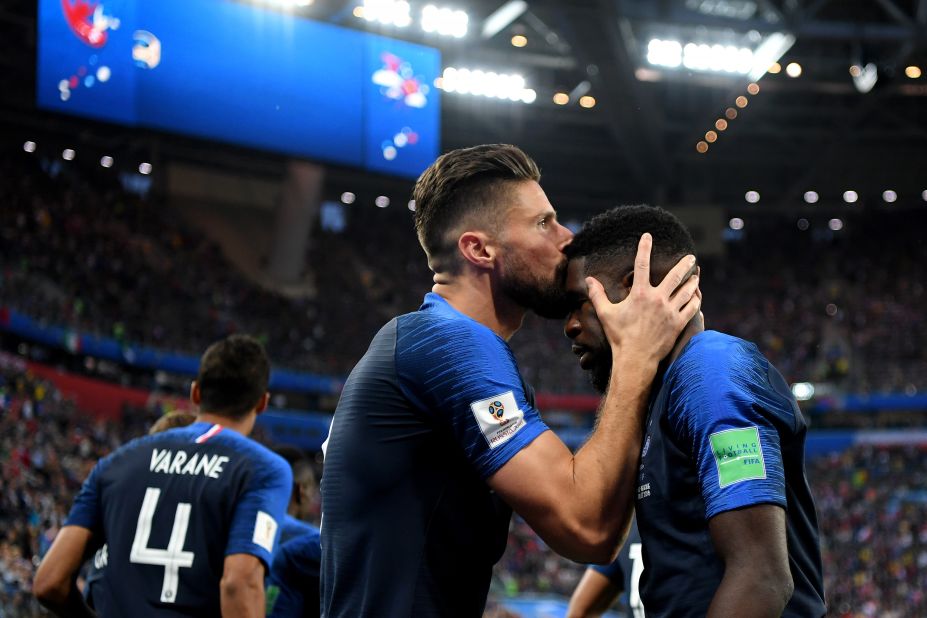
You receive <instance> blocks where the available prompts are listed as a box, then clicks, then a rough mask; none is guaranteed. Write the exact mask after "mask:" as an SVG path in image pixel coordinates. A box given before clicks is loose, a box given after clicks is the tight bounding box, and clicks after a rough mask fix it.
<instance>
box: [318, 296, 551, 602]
mask: <svg viewBox="0 0 927 618" xmlns="http://www.w3.org/2000/svg"><path fill="white" fill-rule="evenodd" d="M546 430H547V427H546V426H545V425H544V423H543V422H542V421H541V419H540V417H539V416H538V413H537V411H536V409H535V407H534V401H533V393H532V392H531V390H530V389H529V388H527V387H526V386H525V384H524V383H523V381H522V378H521V375H520V374H519V372H518V368H517V366H516V363H515V357H514V356H513V354H512V351H511V349H510V348H509V346H508V344H507V343H506V342H505V341H504V340H503V339H502V338H500V337H499V336H498V335H496V334H495V333H494V332H493V331H492V330H490V329H489V328H487V327H486V326H484V325H482V324H480V323H478V322H476V321H475V320H472V319H470V318H469V317H467V316H465V315H463V314H461V313H460V312H458V311H456V310H455V309H454V308H453V307H451V306H450V305H449V304H448V303H447V302H446V301H445V300H444V299H443V298H441V297H440V296H439V295H437V294H428V295H427V296H426V297H425V302H424V304H423V305H422V307H421V308H420V309H419V311H417V312H414V313H410V314H406V315H402V316H399V317H397V318H395V319H393V320H392V321H390V322H389V323H388V324H387V325H386V326H384V327H383V328H382V329H381V330H380V332H379V333H378V334H377V335H376V337H374V339H373V341H372V342H371V344H370V348H369V349H368V351H367V353H366V354H365V355H364V357H363V358H362V359H361V360H360V362H359V363H358V364H357V366H356V367H355V368H354V370H353V371H352V372H351V375H350V376H349V377H348V380H347V382H346V383H345V387H344V391H343V392H342V394H341V400H340V401H339V402H338V407H337V409H336V411H335V415H334V419H333V422H332V428H331V432H330V435H329V439H328V443H327V448H326V455H325V471H324V473H323V475H322V582H321V585H322V615H323V616H328V617H341V616H344V617H350V618H356V617H358V616H416V617H418V616H450V615H455V616H480V615H482V612H483V607H484V606H485V604H486V596H487V593H488V590H489V582H490V577H491V574H492V566H493V564H495V563H496V562H497V561H498V560H499V558H500V557H501V556H502V552H503V551H504V550H505V544H506V540H507V535H508V525H509V521H510V519H511V509H510V508H509V507H508V505H506V504H505V503H504V502H503V501H502V500H501V499H499V498H498V496H496V495H495V494H494V493H493V492H492V491H490V489H489V487H488V486H487V485H486V482H485V479H486V478H487V477H489V476H491V475H492V474H493V473H495V472H496V471H497V470H499V468H501V467H502V466H503V465H504V464H505V463H506V462H507V461H509V459H511V458H512V457H513V456H514V455H515V454H516V453H518V452H519V451H520V450H521V449H523V448H524V447H525V446H527V445H528V444H529V443H530V442H532V441H533V440H534V439H535V438H537V436H539V435H540V434H541V433H543V432H544V431H546Z"/></svg>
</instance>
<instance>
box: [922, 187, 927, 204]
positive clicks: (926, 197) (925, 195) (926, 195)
mask: <svg viewBox="0 0 927 618" xmlns="http://www.w3.org/2000/svg"><path fill="white" fill-rule="evenodd" d="M921 199H922V200H924V201H925V202H927V189H924V190H923V191H922V192H921Z"/></svg>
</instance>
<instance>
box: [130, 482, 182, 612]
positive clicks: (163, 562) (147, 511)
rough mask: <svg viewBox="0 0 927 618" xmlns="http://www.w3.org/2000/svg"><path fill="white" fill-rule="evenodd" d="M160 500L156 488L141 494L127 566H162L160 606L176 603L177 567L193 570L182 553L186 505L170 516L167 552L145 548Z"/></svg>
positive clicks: (180, 506) (165, 550) (178, 575)
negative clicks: (132, 564)
mask: <svg viewBox="0 0 927 618" xmlns="http://www.w3.org/2000/svg"><path fill="white" fill-rule="evenodd" d="M160 497H161V490H160V489H158V488H156V487H149V488H148V489H146V490H145V499H144V500H143V501H142V510H141V511H140V512H139V514H138V526H136V528H135V540H134V541H133V542H132V552H131V553H130V554H129V562H134V563H136V564H153V565H157V566H163V567H164V582H163V584H162V585H161V602H162V603H174V602H176V601H177V585H178V584H179V577H180V569H181V567H184V568H189V567H191V566H193V552H192V551H184V550H183V544H184V541H185V540H186V538H187V526H189V525H190V509H191V508H192V507H191V506H190V504H189V503H187V502H181V503H180V504H178V505H177V512H176V513H175V514H174V528H173V529H172V530H171V538H170V541H168V543H167V549H153V548H151V547H148V539H149V537H150V536H151V521H152V519H154V513H155V509H156V508H157V507H158V498H160Z"/></svg>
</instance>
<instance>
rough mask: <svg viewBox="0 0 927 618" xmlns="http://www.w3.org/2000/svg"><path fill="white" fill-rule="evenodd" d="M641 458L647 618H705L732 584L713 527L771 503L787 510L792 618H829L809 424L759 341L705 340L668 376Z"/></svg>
mask: <svg viewBox="0 0 927 618" xmlns="http://www.w3.org/2000/svg"><path fill="white" fill-rule="evenodd" d="M646 424H647V426H646V432H645V436H644V445H643V448H642V451H641V466H640V483H639V485H638V489H637V503H636V512H637V525H638V528H639V529H640V533H641V539H642V542H643V556H644V572H643V575H642V577H641V597H642V599H643V602H644V608H645V609H646V611H647V616H648V617H649V616H674V617H676V616H704V615H705V613H706V612H707V610H708V606H709V604H710V603H711V600H712V598H713V597H714V594H715V591H716V590H717V588H718V585H719V584H720V582H721V578H722V576H723V575H724V564H723V563H722V561H721V560H720V559H719V557H718V555H717V554H716V553H715V550H714V545H713V543H712V540H711V535H710V534H709V530H708V520H709V519H711V518H712V517H714V516H715V515H717V514H718V513H723V512H725V511H730V510H734V509H740V508H744V507H749V506H753V505H758V504H775V505H779V506H781V507H782V508H783V509H785V512H786V518H787V519H786V521H787V528H786V532H787V537H788V552H789V566H790V567H791V572H792V578H793V580H794V583H795V593H794V594H793V595H792V599H791V601H790V602H789V604H788V605H787V606H786V608H785V612H784V613H783V615H784V616H795V617H801V618H811V617H815V616H823V615H824V613H825V606H824V586H823V576H822V572H821V552H820V546H819V542H818V525H817V515H816V513H815V507H814V500H813V499H812V496H811V490H810V488H809V486H808V481H807V478H806V477H805V458H804V452H805V433H806V429H807V426H806V424H805V420H804V418H803V416H802V414H801V411H800V410H799V408H798V404H797V403H796V402H795V398H794V397H793V396H792V393H791V391H790V390H789V387H788V385H787V384H786V382H785V380H783V378H782V376H781V375H780V374H779V372H778V371H776V369H775V368H774V367H772V366H771V365H770V364H769V361H767V360H766V359H765V358H764V357H763V356H762V355H761V354H760V352H759V350H757V347H756V346H755V345H753V344H752V343H749V342H746V341H743V340H741V339H737V338H736V337H731V336H729V335H725V334H722V333H718V332H714V331H705V332H703V333H699V334H697V335H696V336H695V337H693V338H692V339H691V341H689V343H688V344H687V345H686V347H685V349H684V350H683V351H682V354H681V355H680V356H679V358H677V359H676V361H675V362H674V363H673V364H672V365H671V366H670V367H669V369H668V370H667V371H666V373H665V375H664V376H663V380H662V384H661V385H659V390H658V391H657V393H656V395H655V396H654V399H653V401H652V403H651V406H650V409H649V412H648V417H647V421H646Z"/></svg>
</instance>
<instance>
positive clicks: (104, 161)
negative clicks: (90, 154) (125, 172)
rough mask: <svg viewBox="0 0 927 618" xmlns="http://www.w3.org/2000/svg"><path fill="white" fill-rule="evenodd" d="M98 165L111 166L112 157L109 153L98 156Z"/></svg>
mask: <svg viewBox="0 0 927 618" xmlns="http://www.w3.org/2000/svg"><path fill="white" fill-rule="evenodd" d="M100 165H101V166H102V167H112V166H113V158H112V157H111V156H109V155H103V156H102V157H100Z"/></svg>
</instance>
